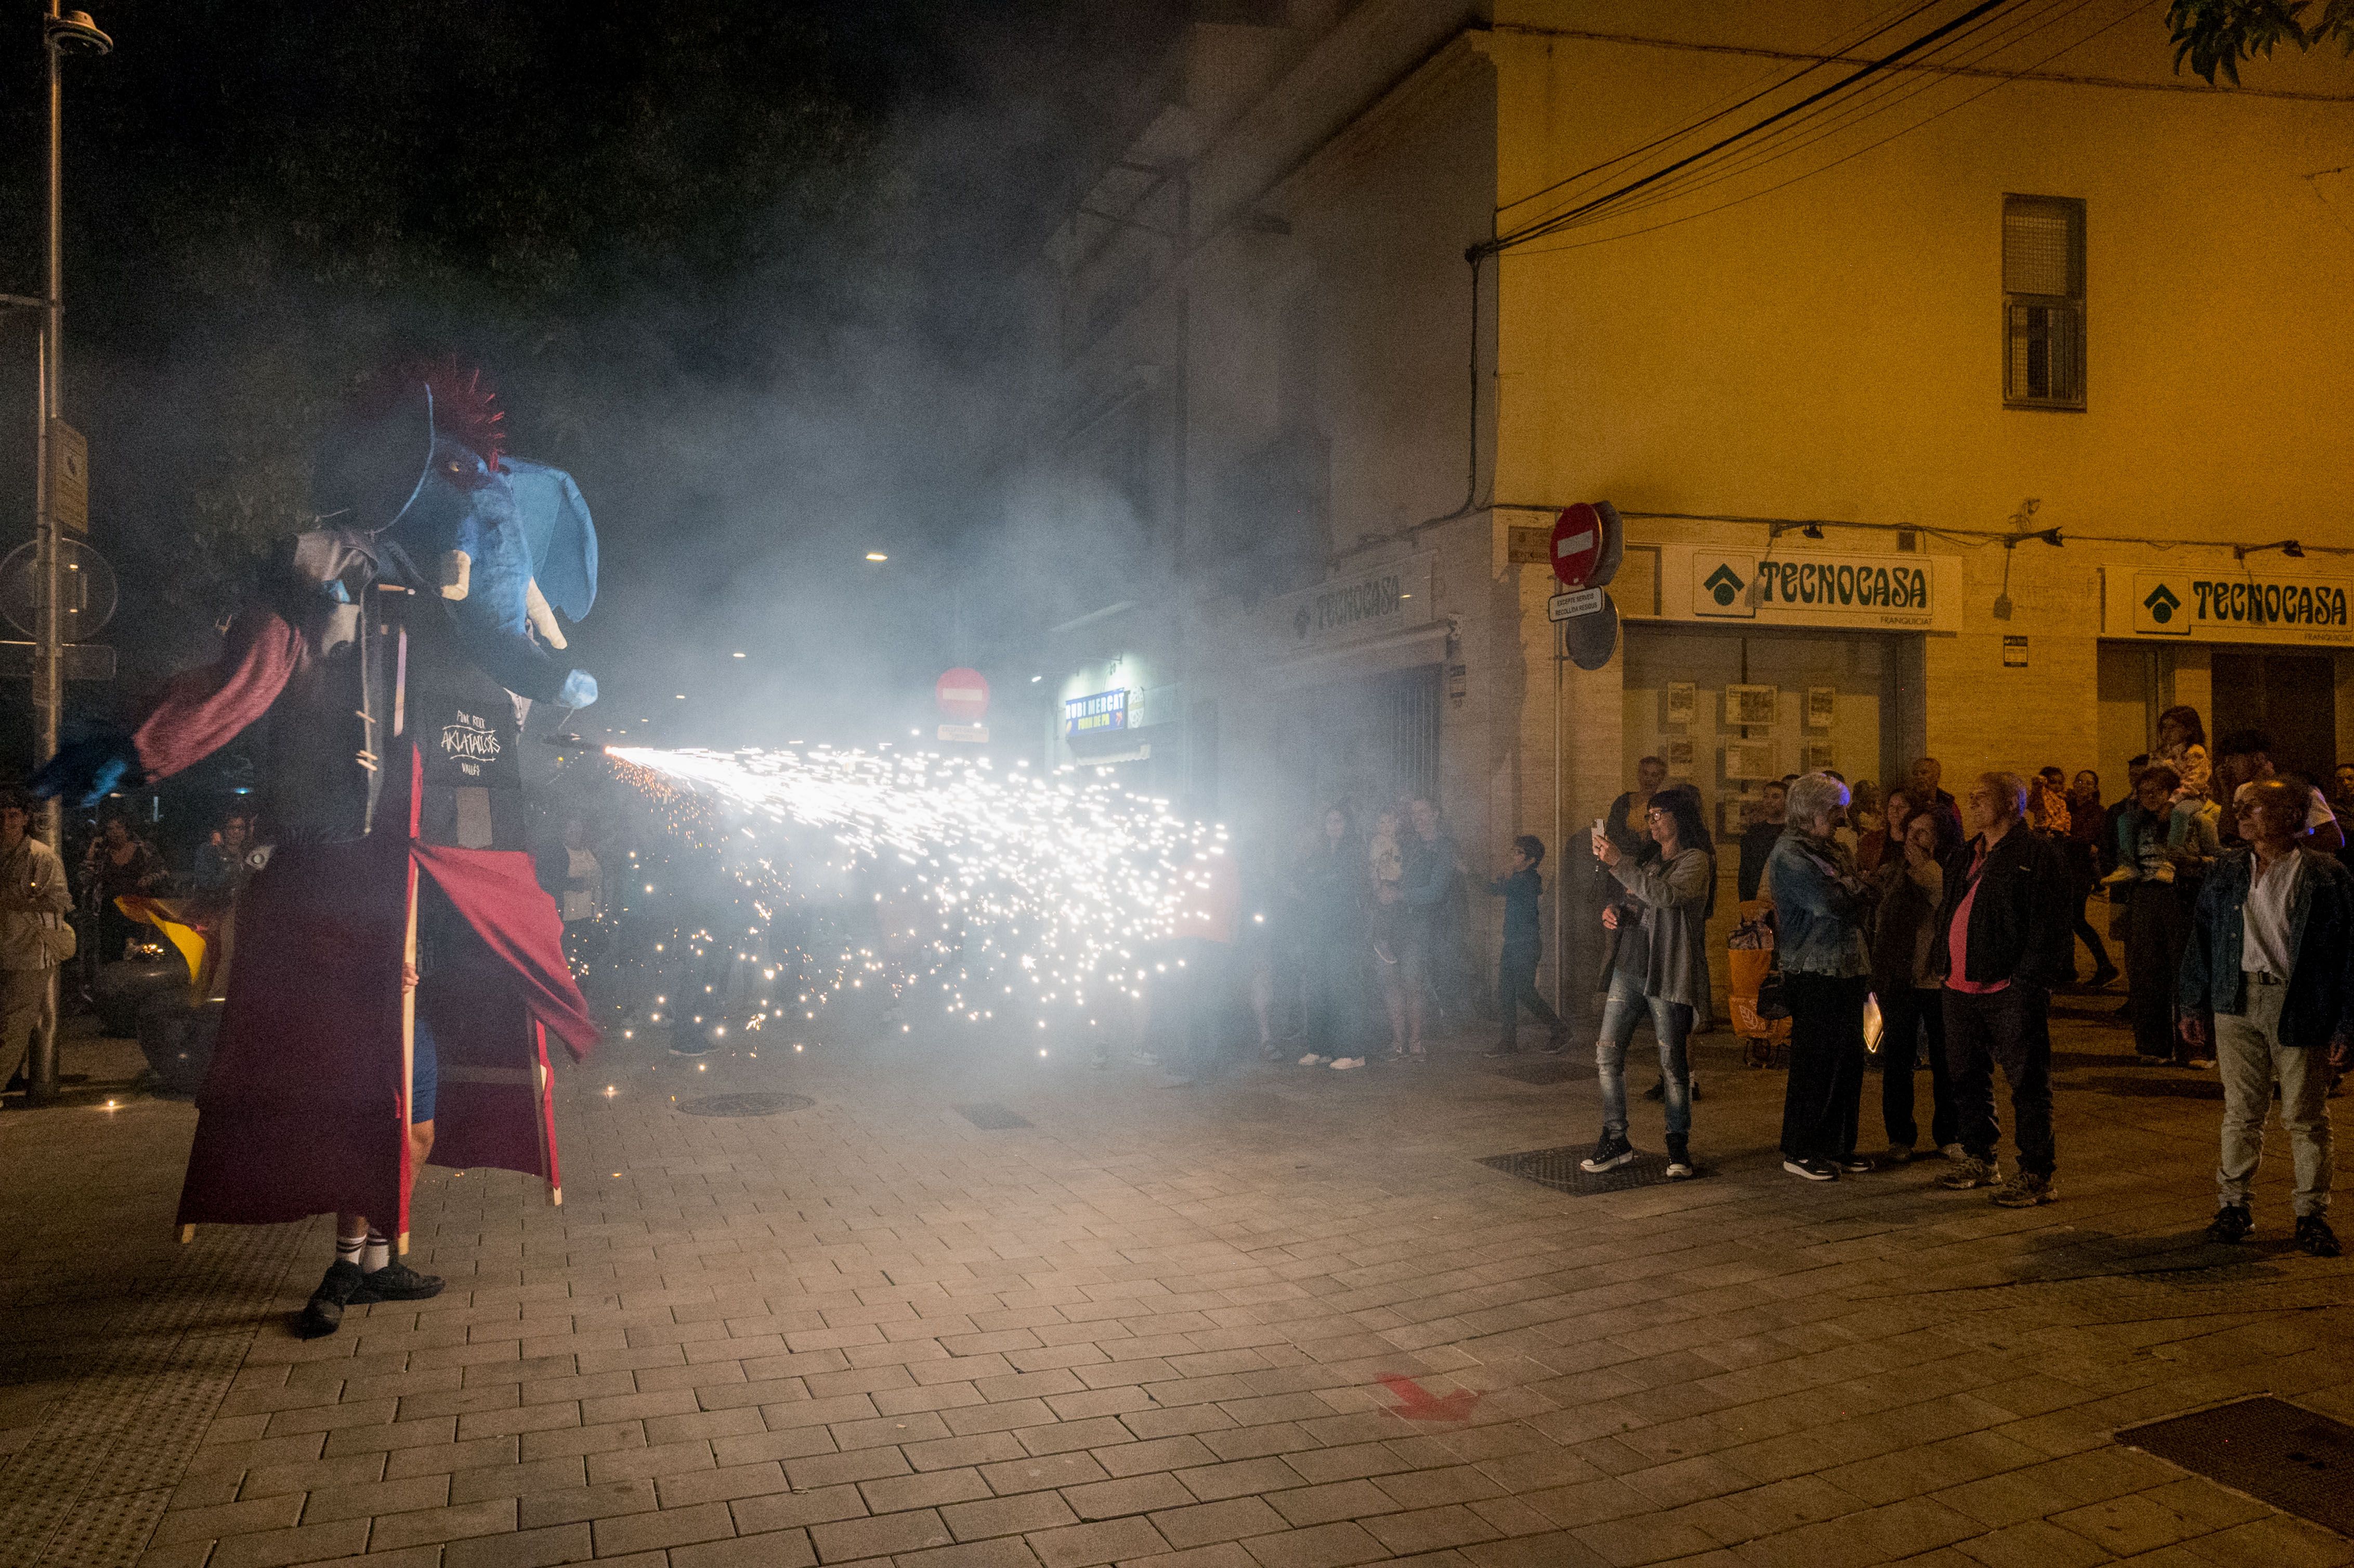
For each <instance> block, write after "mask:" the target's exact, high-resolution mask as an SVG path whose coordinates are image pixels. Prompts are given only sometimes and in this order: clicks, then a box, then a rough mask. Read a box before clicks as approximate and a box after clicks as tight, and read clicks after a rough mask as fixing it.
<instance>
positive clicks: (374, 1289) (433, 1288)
mask: <svg viewBox="0 0 2354 1568" xmlns="http://www.w3.org/2000/svg"><path fill="white" fill-rule="evenodd" d="M440 1294H441V1277H440V1275H437V1274H419V1273H418V1272H417V1270H415V1269H413V1268H411V1267H409V1266H408V1265H407V1264H405V1263H401V1262H398V1261H395V1262H392V1263H387V1264H386V1265H385V1266H383V1267H382V1268H379V1269H377V1270H376V1272H375V1273H374V1274H364V1275H362V1276H360V1287H359V1288H358V1289H357V1290H355V1291H354V1292H353V1293H352V1305H353V1306H355V1307H361V1306H366V1304H367V1303H369V1302H371V1301H429V1300H431V1299H432V1298H434V1297H436V1296H439V1295H440Z"/></svg>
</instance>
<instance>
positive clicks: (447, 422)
mask: <svg viewBox="0 0 2354 1568" xmlns="http://www.w3.org/2000/svg"><path fill="white" fill-rule="evenodd" d="M420 384H422V385H423V386H424V387H426V388H428V389H429V391H430V392H431V393H432V395H433V428H434V429H435V430H436V431H437V432H439V433H440V434H441V435H445V436H448V437H449V438H450V439H451V440H455V441H461V442H462V443H464V444H465V445H466V446H467V447H469V448H471V449H472V450H473V451H474V452H475V454H476V455H477V456H479V457H481V459H482V461H483V462H485V463H487V464H488V465H489V466H490V469H491V471H492V472H493V473H496V472H497V471H498V467H499V458H500V456H501V455H502V454H503V453H504V451H505V450H506V444H507V433H506V429H505V426H504V421H505V419H506V415H505V414H504V413H503V412H502V411H501V410H500V408H499V407H498V394H497V393H495V392H493V390H492V389H491V388H490V387H487V386H485V385H484V384H483V381H482V372H481V371H480V370H477V369H474V368H472V367H471V366H463V365H461V364H459V363H458V356H457V355H444V356H443V357H441V358H440V359H433V360H414V361H410V362H408V363H406V364H402V365H398V366H394V367H392V368H391V369H388V370H384V371H380V372H378V373H377V374H376V375H375V376H370V377H369V378H368V379H367V381H366V383H365V384H363V385H362V387H360V389H359V392H358V394H357V395H356V396H355V397H354V398H353V399H352V406H353V408H355V410H356V411H358V412H361V413H364V414H376V413H380V412H382V411H384V410H385V409H387V408H391V407H393V406H394V405H396V404H397V403H398V402H399V401H401V400H402V399H403V398H405V397H411V396H413V391H412V389H413V388H415V387H418V386H419V385H420Z"/></svg>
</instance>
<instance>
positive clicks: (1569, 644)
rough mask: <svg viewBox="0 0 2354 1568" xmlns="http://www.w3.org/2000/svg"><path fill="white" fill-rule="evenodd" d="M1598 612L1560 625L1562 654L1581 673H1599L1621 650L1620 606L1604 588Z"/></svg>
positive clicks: (1599, 589)
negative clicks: (1564, 654) (1585, 671)
mask: <svg viewBox="0 0 2354 1568" xmlns="http://www.w3.org/2000/svg"><path fill="white" fill-rule="evenodd" d="M1594 591H1595V592H1596V593H1598V594H1601V596H1602V604H1601V606H1600V608H1599V609H1595V610H1594V611H1592V612H1591V613H1589V614H1586V615H1574V616H1571V617H1570V618H1569V619H1568V620H1564V621H1563V622H1562V623H1561V642H1562V652H1564V653H1566V654H1568V655H1569V662H1571V663H1573V664H1575V665H1576V666H1577V667H1578V668H1579V669H1581V670H1599V669H1600V668H1602V666H1604V665H1605V664H1607V663H1608V662H1610V656H1611V655H1612V654H1613V653H1616V652H1617V651H1618V606H1617V603H1616V601H1614V600H1613V599H1611V597H1610V595H1609V594H1608V593H1607V592H1606V590H1604V589H1601V588H1596V589H1595V590H1594Z"/></svg>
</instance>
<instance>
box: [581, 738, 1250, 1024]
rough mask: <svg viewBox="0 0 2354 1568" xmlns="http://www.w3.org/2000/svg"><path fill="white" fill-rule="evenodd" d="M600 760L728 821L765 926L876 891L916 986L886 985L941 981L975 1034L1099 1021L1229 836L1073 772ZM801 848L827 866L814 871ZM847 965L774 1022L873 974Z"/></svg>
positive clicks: (1144, 966)
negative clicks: (792, 910)
mask: <svg viewBox="0 0 2354 1568" xmlns="http://www.w3.org/2000/svg"><path fill="white" fill-rule="evenodd" d="M607 755H608V756H610V758H612V759H613V760H614V762H615V763H616V764H617V765H618V767H619V770H620V774H621V776H622V777H623V778H624V779H628V780H629V781H631V782H632V783H633V784H635V785H637V786H638V787H639V788H640V789H642V790H644V791H646V792H647V793H648V794H650V795H652V796H654V797H656V798H657V799H663V798H673V799H674V798H676V797H677V796H678V795H680V794H684V795H686V796H689V797H691V798H692V799H693V800H694V801H695V803H696V804H697V805H698V806H699V807H702V808H705V809H706V810H707V809H708V808H709V807H710V806H711V805H712V804H714V803H716V804H717V805H718V806H720V807H721V808H723V809H724V813H725V816H726V821H727V823H728V824H729V832H728V835H727V836H728V839H729V841H730V848H731V849H732V850H733V851H734V852H735V854H734V856H733V857H732V858H731V861H730V865H729V869H730V871H731V872H732V873H733V874H735V875H736V876H737V879H738V880H740V881H742V882H743V883H744V884H746V885H748V887H750V888H751V889H752V890H753V891H754V893H755V894H756V895H757V896H756V899H755V902H754V907H755V909H756V910H757V911H758V913H759V914H760V916H762V917H763V918H764V919H768V920H771V921H773V920H774V919H775V918H776V916H778V914H779V912H780V910H781V908H782V907H784V906H788V905H790V904H791V903H793V902H794V901H797V900H798V901H803V902H807V901H810V900H811V899H812V898H815V897H818V896H822V895H823V893H824V890H825V889H827V888H829V887H831V888H832V889H836V890H839V889H841V888H843V887H851V886H854V887H855V889H856V892H857V896H859V897H862V898H863V897H864V896H866V892H867V889H869V888H870V887H871V888H873V889H874V890H875V891H874V895H873V897H874V902H875V904H877V905H882V906H885V907H886V909H887V911H888V914H887V916H886V917H887V918H888V919H890V920H891V921H892V922H894V923H895V925H896V927H899V929H893V930H891V931H888V932H886V933H885V936H886V938H898V937H900V936H901V935H902V934H903V932H904V936H905V937H906V938H908V940H907V942H905V943H903V944H902V948H903V950H905V951H906V952H907V953H910V954H912V955H913V959H912V961H907V969H908V971H909V972H907V973H906V974H903V975H899V976H896V977H891V978H892V980H893V983H894V985H895V989H896V985H897V984H898V983H907V982H912V981H915V980H937V981H938V985H939V988H940V995H941V998H942V1001H943V1002H944V1005H945V1008H946V1011H947V1012H949V1014H951V1015H961V1016H964V1017H967V1018H970V1019H972V1020H974V1021H976V1022H978V1021H980V1020H981V1019H984V1018H992V1017H994V1016H996V1012H997V1011H998V1010H999V1009H1006V1010H1009V1012H1013V1013H1014V1015H1015V1016H1022V1015H1029V1016H1034V1017H1036V1019H1037V1021H1038V1022H1039V1024H1040V1026H1041V1027H1044V1024H1045V1022H1046V1021H1047V1017H1048V1015H1049V1014H1050V1013H1057V1012H1059V1013H1063V1014H1065V1015H1066V1016H1069V1017H1073V1018H1076V1019H1081V1020H1084V1021H1085V1022H1089V1023H1092V1022H1096V1021H1095V1019H1094V1018H1092V1017H1089V1016H1088V1014H1090V1013H1091V1012H1097V1011H1099V1006H1100V1003H1101V1002H1102V1001H1107V1000H1110V999H1113V998H1117V997H1119V996H1122V995H1132V994H1140V991H1141V988H1142V986H1143V985H1144V983H1145V980H1146V979H1147V976H1148V973H1149V972H1150V969H1151V967H1152V963H1151V962H1150V961H1148V960H1147V959H1146V958H1145V954H1146V951H1147V948H1148V945H1149V944H1151V943H1154V942H1158V941H1161V940H1163V939H1165V938H1171V937H1174V936H1178V935H1181V934H1182V931H1183V927H1184V926H1185V924H1186V922H1187V921H1188V920H1189V919H1191V918H1194V917H1196V914H1197V908H1198V905H1199V899H1198V896H1197V895H1198V894H1199V893H1200V891H1201V890H1202V889H1204V887H1206V885H1207V883H1208V878H1209V874H1210V873H1209V867H1210V863H1211V857H1214V856H1223V855H1224V854H1225V853H1226V849H1225V830H1224V829H1223V828H1219V827H1214V826H1210V825H1207V824H1204V823H1199V822H1192V821H1185V820H1184V819H1182V818H1180V817H1178V816H1176V815H1175V814H1173V813H1172V811H1171V810H1169V806H1168V802H1167V801H1165V800H1155V799H1150V798H1148V797H1144V796H1139V795H1133V794H1130V793H1129V792H1128V791H1126V790H1123V789H1118V788H1116V787H1113V786H1111V785H1108V784H1103V783H1096V782H1089V781H1085V780H1082V779H1080V778H1079V777H1077V776H1076V774H1075V773H1073V772H1070V771H1067V770H1066V771H1064V772H1061V773H1058V774H1056V775H1055V776H1052V777H1045V778H1041V777H1038V776H1036V775H1034V774H1032V773H1030V772H1029V771H1028V770H1027V769H1026V768H1017V769H1013V770H1010V771H1007V772H1002V773H1001V772H999V771H997V770H996V769H994V768H991V767H990V766H989V765H988V764H987V763H986V762H976V761H969V760H964V759H959V758H943V757H938V756H934V755H930V754H927V753H907V754H893V755H878V754H875V753H872V752H864V751H857V750H834V749H831V748H824V747H820V748H813V749H811V750H806V751H794V750H778V751H764V750H745V751H735V752H716V751H703V750H684V751H662V750H654V749H651V748H648V747H618V746H617V747H609V748H608V749H607ZM812 837H814V839H815V840H816V842H817V846H818V853H820V854H822V856H823V860H822V863H819V864H815V865H812V864H811V854H810V853H809V844H810V841H811V838H812ZM737 838H741V839H742V840H744V841H745V842H741V843H737V842H733V841H734V840H736V839H737ZM837 856H838V857H839V858H838V859H837V858H836V857H837ZM796 873H798V874H796ZM703 935H705V937H706V939H711V938H708V936H707V934H703ZM741 956H744V955H739V957H741ZM841 959H842V960H843V968H842V969H837V970H836V972H835V974H834V976H833V977H832V980H831V982H819V989H818V990H817V991H814V992H805V993H801V994H800V995H799V996H797V997H796V998H795V999H794V1001H795V1004H794V1006H793V1007H792V1008H790V1009H788V1008H786V1007H784V1006H782V1005H779V1006H776V1007H774V1009H773V1012H772V1013H771V1014H770V1015H771V1016H775V1017H779V1018H785V1017H795V1016H801V1015H807V1016H810V1017H814V1016H815V1012H816V1007H817V1006H818V1005H821V1004H822V1003H823V1002H824V1001H828V1000H831V999H832V998H836V997H839V996H840V995H842V994H843V991H844V990H845V989H846V987H845V983H844V977H845V976H846V975H848V974H849V973H850V971H851V970H852V969H864V970H867V971H875V970H880V969H883V968H884V965H883V964H882V962H881V961H880V958H879V956H878V955H877V954H876V953H875V952H874V951H873V950H871V949H867V950H861V951H859V952H858V953H857V954H856V955H855V956H854V955H853V953H852V952H850V951H847V950H844V951H843V952H842V954H841ZM903 961H904V960H903ZM860 983H862V981H861V980H849V981H848V984H849V985H857V984H860ZM758 1022H760V1020H758V1019H757V1018H756V1019H755V1020H754V1021H753V1025H752V1026H753V1027H756V1028H757V1027H758Z"/></svg>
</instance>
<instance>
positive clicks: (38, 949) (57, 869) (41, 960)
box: [0, 790, 73, 1083]
mask: <svg viewBox="0 0 2354 1568" xmlns="http://www.w3.org/2000/svg"><path fill="white" fill-rule="evenodd" d="M32 821H33V812H32V802H31V801H30V800H27V799H26V798H25V797H24V796H23V795H22V794H19V793H17V792H16V791H14V790H10V791H8V792H7V793H5V795H0V1083H5V1082H6V1081H7V1080H9V1079H10V1078H13V1077H15V1076H16V1070H17V1068H18V1067H20V1066H22V1065H24V1064H25V1059H26V1053H27V1047H28V1046H29V1045H30V1044H31V1041H32V1037H33V1034H34V1033H35V1032H36V1031H37V1030H48V1031H51V1032H53V1033H54V1031H55V1030H56V1028H57V1024H58V1021H57V1016H56V1014H54V1013H52V1012H50V1011H49V978H50V976H51V975H53V974H54V973H56V971H57V968H58V962H59V960H60V959H61V958H63V957H65V956H69V955H70V954H71V952H72V950H73V948H72V939H71V938H72V927H69V926H68V925H67V924H66V918H65V917H66V912H67V911H68V910H69V909H71V908H72V907H73V900H72V897H71V895H69V894H68V893H67V891H66V870H65V867H64V866H63V865H62V864H60V863H58V856H57V852H56V851H54V850H52V849H50V848H49V846H48V845H47V844H45V843H43V842H41V841H40V840H38V839H37V838H34V837H32V836H30V834H29V832H27V830H28V829H29V828H30V827H31V826H32Z"/></svg>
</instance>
